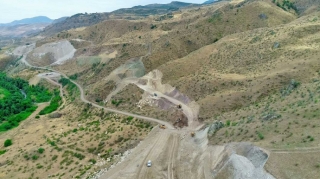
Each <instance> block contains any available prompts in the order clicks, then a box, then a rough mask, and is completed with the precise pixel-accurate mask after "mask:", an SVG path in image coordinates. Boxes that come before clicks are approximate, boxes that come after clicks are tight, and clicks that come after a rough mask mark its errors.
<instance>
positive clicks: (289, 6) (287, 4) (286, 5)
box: [272, 0, 298, 12]
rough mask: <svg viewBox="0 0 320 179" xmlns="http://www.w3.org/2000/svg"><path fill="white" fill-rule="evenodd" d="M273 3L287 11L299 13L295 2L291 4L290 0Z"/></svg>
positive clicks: (276, 0)
mask: <svg viewBox="0 0 320 179" xmlns="http://www.w3.org/2000/svg"><path fill="white" fill-rule="evenodd" d="M272 2H273V3H275V4H276V5H277V6H278V7H280V8H282V9H283V10H285V11H288V10H290V9H293V10H294V11H296V12H298V9H297V7H296V6H295V5H294V3H293V2H290V1H289V0H272Z"/></svg>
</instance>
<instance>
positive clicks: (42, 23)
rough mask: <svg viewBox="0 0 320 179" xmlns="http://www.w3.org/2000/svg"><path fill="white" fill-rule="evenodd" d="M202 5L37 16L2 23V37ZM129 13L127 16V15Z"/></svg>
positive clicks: (209, 2)
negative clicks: (54, 16)
mask: <svg viewBox="0 0 320 179" xmlns="http://www.w3.org/2000/svg"><path fill="white" fill-rule="evenodd" d="M217 1H220V0H208V1H206V2H204V3H203V4H211V3H214V2H217ZM191 6H201V4H193V3H185V2H179V1H172V2H171V3H168V4H149V5H146V6H134V7H132V8H123V9H118V10H115V11H113V12H104V13H91V14H88V13H85V14H82V13H79V14H75V15H73V16H71V17H61V18H59V19H56V20H53V19H50V18H48V17H46V16H37V17H32V18H26V19H21V20H15V21H13V22H10V23H2V24H1V23H0V37H10V36H13V37H20V36H26V35H30V34H34V33H37V32H40V31H43V33H44V34H45V35H52V34H54V33H57V32H60V31H62V30H69V29H71V28H78V27H86V26H90V25H93V24H97V23H99V22H101V21H104V20H108V19H111V18H110V17H111V16H113V18H115V19H117V18H124V19H140V18H144V17H146V16H149V15H155V14H168V13H171V12H173V11H177V10H179V9H181V8H186V7H191ZM125 15H127V16H125Z"/></svg>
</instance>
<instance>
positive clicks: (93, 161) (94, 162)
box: [89, 159, 97, 164]
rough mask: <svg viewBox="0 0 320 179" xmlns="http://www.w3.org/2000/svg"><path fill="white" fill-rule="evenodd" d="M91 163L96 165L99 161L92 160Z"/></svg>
mask: <svg viewBox="0 0 320 179" xmlns="http://www.w3.org/2000/svg"><path fill="white" fill-rule="evenodd" d="M89 162H91V163H93V164H96V163H97V161H96V160H95V159H90V160H89Z"/></svg>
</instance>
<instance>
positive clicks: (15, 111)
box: [0, 73, 52, 132]
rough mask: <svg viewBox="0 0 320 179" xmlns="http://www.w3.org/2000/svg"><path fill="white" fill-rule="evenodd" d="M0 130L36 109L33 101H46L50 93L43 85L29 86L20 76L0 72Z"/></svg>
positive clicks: (19, 120)
mask: <svg viewBox="0 0 320 179" xmlns="http://www.w3.org/2000/svg"><path fill="white" fill-rule="evenodd" d="M0 86H1V87H0V132H1V131H7V130H10V129H12V128H14V127H17V126H18V125H19V122H21V121H23V120H25V119H26V118H27V117H29V116H30V115H31V114H32V113H33V112H34V111H35V110H36V109H37V106H35V105H34V103H41V102H47V101H49V100H50V99H51V97H52V94H51V93H50V92H49V90H47V89H46V88H44V87H43V86H38V85H36V86H34V85H32V86H29V84H28V82H27V81H25V80H23V79H20V78H10V77H8V76H6V74H5V73H0Z"/></svg>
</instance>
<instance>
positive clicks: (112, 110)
mask: <svg viewBox="0 0 320 179" xmlns="http://www.w3.org/2000/svg"><path fill="white" fill-rule="evenodd" d="M30 52H31V50H30V51H28V52H26V53H25V54H23V58H22V59H21V61H22V62H23V63H25V64H26V65H27V66H29V67H31V68H36V69H42V70H48V71H51V72H55V73H58V74H60V75H61V76H63V77H64V78H67V79H69V77H68V76H67V75H65V74H64V73H62V72H59V71H56V70H53V69H49V68H46V67H37V66H33V65H31V64H29V63H28V62H27V61H26V57H27V55H28V53H30ZM69 80H70V81H71V82H72V83H73V84H75V85H76V86H77V87H78V88H79V90H80V94H81V95H80V99H81V101H83V102H84V103H87V104H91V105H92V106H94V107H97V108H101V109H104V110H106V111H109V112H114V113H118V114H123V115H126V116H132V117H135V118H139V119H143V120H146V121H151V122H156V123H158V124H162V125H166V126H167V128H169V129H175V128H174V127H173V125H172V124H170V123H168V122H165V121H162V120H159V119H155V118H151V117H146V116H141V115H137V114H133V113H130V112H126V111H120V110H117V109H112V108H106V107H103V106H100V105H98V104H96V103H93V102H91V101H89V100H87V99H86V98H85V95H84V90H83V88H82V87H81V86H80V85H79V84H78V83H77V82H75V81H73V80H71V79H69Z"/></svg>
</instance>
